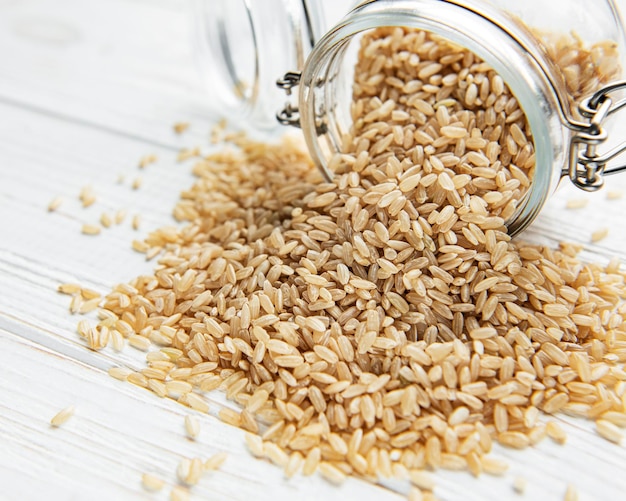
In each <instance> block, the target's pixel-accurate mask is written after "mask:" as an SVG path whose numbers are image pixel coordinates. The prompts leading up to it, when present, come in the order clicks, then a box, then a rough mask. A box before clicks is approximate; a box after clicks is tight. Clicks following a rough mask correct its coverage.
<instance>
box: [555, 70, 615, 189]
mask: <svg viewBox="0 0 626 501" xmlns="http://www.w3.org/2000/svg"><path fill="white" fill-rule="evenodd" d="M624 89H626V81H619V82H615V83H613V84H610V85H607V86H606V87H603V88H602V89H600V90H599V91H597V92H596V93H595V94H593V95H592V96H591V97H589V98H587V99H585V100H584V101H582V102H581V103H580V105H579V107H578V108H579V110H580V113H581V115H582V116H583V117H584V118H585V119H587V122H585V123H578V122H570V124H569V125H570V127H571V128H572V129H574V130H575V131H576V133H575V134H574V137H573V138H572V142H571V145H570V156H569V168H568V170H567V171H566V172H564V175H567V176H568V177H569V178H570V180H571V181H572V183H574V185H576V186H577V187H578V188H580V189H581V190H585V191H596V190H598V189H600V188H601V187H602V186H603V185H604V176H610V175H612V174H617V173H619V172H623V171H626V165H622V166H618V167H611V168H607V164H608V163H609V162H610V161H611V160H613V159H614V158H615V157H617V156H619V155H620V154H622V153H623V152H624V151H626V142H624V143H621V144H620V145H618V146H617V147H616V148H614V149H612V150H610V151H608V152H606V153H604V154H602V155H600V154H598V152H597V147H598V145H600V144H602V143H604V142H605V141H606V140H607V137H608V135H607V132H606V130H605V129H604V128H603V127H602V123H603V122H604V121H605V120H606V118H607V117H608V116H609V115H611V114H613V113H615V112H616V111H618V110H619V109H621V108H622V107H624V106H626V99H621V100H619V101H616V102H614V101H613V99H612V98H611V97H610V94H611V93H613V92H616V91H619V90H624Z"/></svg>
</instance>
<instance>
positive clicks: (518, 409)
mask: <svg viewBox="0 0 626 501" xmlns="http://www.w3.org/2000/svg"><path fill="white" fill-rule="evenodd" d="M579 57H580V58H581V60H582V59H584V57H583V55H579ZM589 57H591V56H589ZM352 113H353V118H354V128H353V130H352V131H351V135H350V136H349V137H347V138H346V141H345V145H344V154H342V155H341V156H338V157H337V158H335V160H334V163H335V165H334V167H335V168H336V171H337V172H338V174H337V176H336V179H335V182H333V183H322V182H321V181H320V176H319V174H318V173H317V171H316V170H315V169H314V167H313V166H312V165H311V162H310V160H309V158H308V157H307V155H306V154H305V153H303V152H302V151H301V149H300V148H299V147H298V146H297V145H295V144H293V143H290V142H289V141H288V140H285V141H283V143H281V144H280V145H277V146H270V145H264V144H258V143H253V142H250V141H245V140H240V141H237V147H236V148H232V149H230V150H226V151H223V152H221V153H218V154H214V155H212V156H210V157H208V158H206V159H204V160H203V161H201V162H199V163H198V164H197V165H196V166H195V167H194V173H195V174H196V175H197V176H198V180H197V182H196V183H195V184H194V186H193V187H192V188H191V189H189V190H188V191H186V192H184V193H183V194H182V199H181V201H180V202H179V203H178V205H177V206H176V208H175V211H174V214H175V216H176V217H177V219H179V220H181V221H187V222H188V224H187V225H186V226H184V227H183V228H182V229H177V228H163V229H161V230H159V231H156V232H154V233H152V234H151V235H150V236H149V237H148V238H147V239H146V242H145V244H146V246H145V248H146V249H152V250H153V253H154V249H157V250H158V249H162V250H163V254H162V255H161V257H160V258H159V260H158V266H157V267H156V269H155V271H154V273H153V274H151V275H147V276H139V277H137V278H135V279H134V280H132V281H131V282H130V283H128V284H121V285H118V286H116V287H115V289H114V290H113V291H112V292H111V293H110V294H108V295H107V297H106V299H105V300H104V303H103V304H102V307H103V308H102V310H101V311H100V318H101V320H100V322H99V324H98V325H97V326H96V327H89V326H87V325H86V324H84V323H83V324H81V328H80V329H79V331H80V333H81V335H83V336H84V337H86V338H87V339H88V340H89V343H90V345H91V346H92V347H101V346H103V345H106V342H104V343H103V342H101V341H102V340H103V339H106V340H109V339H113V340H117V341H116V343H117V346H118V347H119V346H120V344H121V343H120V340H121V341H123V339H122V338H128V339H129V340H130V341H131V344H132V345H133V346H135V347H137V348H140V349H145V350H148V354H147V357H146V358H147V367H146V368H145V369H143V370H141V371H139V372H131V373H128V372H127V371H124V370H119V369H116V370H115V375H116V377H121V378H125V379H128V380H129V381H131V382H133V383H134V384H137V385H139V386H143V387H146V388H149V389H150V390H152V391H153V392H155V393H156V394H157V395H159V396H162V397H170V398H175V399H178V400H179V401H180V402H182V403H183V404H186V405H188V406H190V407H192V408H194V409H198V410H201V411H205V412H206V411H207V409H208V405H207V404H206V401H205V400H204V399H203V396H202V394H203V393H204V392H207V391H210V390H213V389H216V388H222V389H224V390H225V391H226V394H227V396H228V397H229V398H230V399H233V400H235V401H236V402H238V403H239V404H240V405H241V412H233V411H230V410H227V409H224V410H222V411H221V412H220V416H221V417H222V419H224V420H225V421H227V422H230V423H232V424H235V425H237V426H240V427H242V428H244V429H246V430H249V431H250V432H251V434H250V435H249V437H248V443H249V446H250V448H251V450H252V451H253V453H255V454H256V455H259V456H264V457H268V458H269V459H270V460H271V461H273V462H275V463H277V464H279V465H281V466H282V467H284V468H285V469H286V473H287V475H289V476H290V475H293V474H294V473H296V472H298V471H301V472H303V473H304V474H307V475H308V474H312V473H313V472H314V471H316V470H317V471H319V472H320V473H321V474H322V475H323V476H324V477H326V478H327V479H329V480H330V481H332V482H341V481H342V480H343V479H344V478H345V476H346V475H359V476H361V477H365V478H368V479H372V480H375V479H377V478H379V477H391V476H396V477H403V478H408V479H410V480H411V481H412V482H413V484H414V485H415V486H416V487H417V488H419V489H425V490H427V491H428V490H431V489H432V482H431V481H430V480H429V479H428V478H427V477H425V476H424V473H423V470H424V469H426V468H433V469H434V468H448V469H454V470H465V469H468V470H469V471H471V472H472V473H473V474H474V475H479V474H480V473H481V472H487V473H492V474H499V473H502V472H503V471H504V469H505V467H506V466H505V465H503V464H502V463H501V462H500V461H497V460H494V459H493V458H491V457H490V456H489V455H488V453H489V452H490V450H491V447H492V442H493V441H494V440H497V441H499V442H500V443H501V444H504V445H506V446H510V447H514V448H523V447H527V446H529V445H532V444H535V443H536V442H538V441H539V440H541V439H542V438H543V437H544V436H546V435H547V434H548V431H547V430H546V426H545V425H543V424H541V423H540V416H541V413H542V412H543V413H547V414H554V413H557V412H563V413H566V414H568V415H572V416H581V417H584V418H588V419H594V420H596V421H597V422H598V430H599V433H601V434H602V435H603V436H605V437H607V438H609V439H611V440H619V439H620V438H621V432H620V431H619V429H618V428H617V426H624V425H626V418H625V416H624V411H625V409H626V371H624V368H623V363H624V361H625V360H626V324H625V323H624V315H625V314H626V306H624V302H623V300H624V297H626V288H625V286H624V274H623V273H622V272H620V270H619V263H618V262H617V261H613V262H611V263H610V264H609V265H608V266H606V267H602V266H600V265H594V264H585V263H582V262H581V261H580V260H579V259H578V258H577V257H576V255H577V252H578V251H579V248H578V247H576V246H574V245H567V244H563V245H561V246H560V248H559V249H550V248H547V247H540V246H536V245H527V244H524V243H520V242H517V241H511V239H510V237H509V236H508V235H507V232H506V227H505V226H504V222H505V219H506V218H507V217H508V216H509V215H511V214H512V213H513V211H514V210H515V206H516V203H517V201H518V200H519V199H520V198H521V197H522V196H523V194H524V192H525V190H526V189H527V187H528V185H529V182H530V181H529V179H531V178H532V175H533V169H534V153H533V145H532V140H531V138H530V131H529V128H528V126H527V123H526V120H525V117H524V114H523V113H522V111H521V109H520V108H519V106H518V104H517V102H516V100H515V98H514V97H513V96H512V95H511V93H510V91H509V90H508V88H507V87H506V86H505V85H504V83H503V82H502V80H501V79H500V78H499V77H498V75H496V74H494V72H493V71H492V70H491V69H490V68H489V67H488V66H487V65H486V64H485V63H483V62H481V61H480V60H478V59H477V58H476V57H475V56H474V55H472V54H471V53H468V52H467V51H465V50H463V49H460V48H457V47H454V46H451V45H450V44H448V43H446V42H443V41H441V40H438V39H437V38H435V37H433V36H430V35H428V34H427V33H424V32H413V31H411V32H407V31H403V30H402V29H393V30H391V29H385V30H378V31H377V32H375V33H373V34H369V35H367V36H366V37H365V38H364V40H363V44H362V48H361V52H360V59H359V63H358V66H357V70H356V81H355V88H354V103H353V107H352ZM549 433H550V435H551V436H554V437H555V440H559V441H564V438H563V437H562V434H561V432H559V429H558V428H557V427H555V426H553V425H551V427H550V430H549ZM414 495H415V496H417V494H414Z"/></svg>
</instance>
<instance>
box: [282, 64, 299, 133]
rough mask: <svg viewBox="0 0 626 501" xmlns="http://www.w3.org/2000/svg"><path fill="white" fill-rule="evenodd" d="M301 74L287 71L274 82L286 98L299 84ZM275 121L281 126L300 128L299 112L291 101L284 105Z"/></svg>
mask: <svg viewBox="0 0 626 501" xmlns="http://www.w3.org/2000/svg"><path fill="white" fill-rule="evenodd" d="M301 76H302V73H300V72H299V71H288V72H287V73H285V74H284V75H283V77H282V78H279V79H278V80H277V81H276V85H277V86H278V87H279V88H280V89H283V90H284V91H285V93H286V94H287V96H291V92H292V90H293V88H294V87H297V86H298V84H299V83H300V78H301ZM276 119H277V120H278V121H279V122H280V123H281V124H283V125H291V126H293V127H300V110H299V109H298V106H297V105H296V104H293V103H292V102H291V101H287V102H286V103H285V107H284V108H283V109H282V110H280V111H279V112H278V113H277V114H276Z"/></svg>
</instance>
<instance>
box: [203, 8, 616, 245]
mask: <svg viewBox="0 0 626 501" xmlns="http://www.w3.org/2000/svg"><path fill="white" fill-rule="evenodd" d="M345 3H346V2H344V4H345ZM348 3H349V2H348ZM194 5H195V9H194V18H195V20H196V22H197V30H196V35H197V36H196V38H197V41H198V47H199V54H200V56H201V65H202V66H203V67H204V68H205V69H206V71H205V73H206V74H207V75H208V78H207V82H209V83H210V86H211V91H212V95H213V99H214V100H215V102H216V103H220V105H221V106H222V110H221V111H222V114H224V115H225V116H227V117H229V118H234V119H235V120H246V121H248V122H249V123H252V124H257V125H258V126H259V127H268V126H272V125H273V124H274V123H276V120H278V122H279V123H281V124H284V125H294V126H297V127H300V128H301V129H302V133H303V135H304V139H305V141H306V144H307V146H308V149H309V152H310V154H311V157H312V159H313V161H314V162H315V163H316V164H317V166H318V167H319V168H320V170H321V171H322V173H323V174H324V177H325V178H326V179H327V180H331V179H333V177H334V176H335V175H336V174H337V173H338V172H343V171H345V169H346V165H347V166H348V167H349V168H350V169H356V170H357V171H359V170H363V169H366V168H368V166H369V167H371V168H376V169H380V170H381V172H383V171H384V173H385V175H396V176H404V177H402V178H401V177H398V181H399V185H400V188H402V182H404V187H406V188H407V189H409V188H410V189H413V190H417V191H415V192H414V196H415V197H416V199H417V200H418V202H419V199H420V191H419V190H420V189H426V188H427V187H428V186H429V183H433V182H439V183H440V184H441V183H443V184H444V185H445V184H446V183H448V181H447V177H444V178H443V181H442V180H441V177H440V176H438V174H439V173H440V172H442V171H445V170H446V169H447V168H448V167H450V166H454V168H455V173H456V175H455V176H453V177H452V178H451V179H450V181H451V184H450V191H454V190H453V189H452V188H459V186H462V187H463V190H462V192H463V193H468V196H470V195H471V194H473V193H481V194H483V198H484V199H485V200H486V202H485V203H486V204H488V205H489V207H490V208H491V209H497V210H495V213H496V214H498V215H499V216H501V217H502V218H503V219H504V221H505V223H506V226H507V229H508V233H509V234H510V235H515V234H518V233H519V232H520V231H522V230H523V229H525V228H526V227H527V226H528V225H529V224H530V223H531V222H532V221H533V220H534V219H535V217H536V216H537V214H538V213H539V212H540V211H541V209H542V207H543V206H544V204H545V202H546V201H547V199H548V197H549V196H550V194H551V193H552V192H553V191H554V190H555V189H556V187H557V185H558V183H559V181H560V179H561V178H563V177H568V178H569V179H570V180H571V181H572V182H573V183H574V184H575V185H576V186H577V187H579V188H580V189H583V190H587V191H593V190H597V189H599V188H600V187H601V186H602V185H603V182H604V176H606V175H609V174H614V173H617V172H621V171H622V170H626V166H620V165H617V166H613V165H612V163H613V162H612V161H613V160H614V159H616V157H618V156H619V155H620V154H621V153H622V152H624V151H625V150H626V144H623V143H621V142H619V141H618V140H617V138H615V137H614V136H615V135H616V134H611V122H612V120H610V119H611V117H612V116H613V114H614V112H615V111H617V110H618V109H620V108H621V107H622V106H623V105H624V104H626V100H625V99H624V90H625V89H626V82H624V81H622V80H620V77H621V73H622V66H623V64H622V63H623V55H624V32H623V27H622V23H621V20H620V17H619V15H618V12H617V9H616V7H615V5H614V3H613V1H612V0H598V1H596V2H593V9H592V10H590V9H591V4H590V2H586V1H584V0H554V1H550V2H546V1H545V0H526V1H524V2H519V1H515V0H369V1H363V2H360V3H358V4H357V5H356V6H354V7H353V8H352V9H351V10H349V7H348V6H347V5H341V2H333V9H332V10H331V9H329V3H328V2H326V1H323V0H309V1H307V0H260V1H256V0H255V1H254V2H252V1H246V0H236V1H232V0H231V1H225V0H224V1H210V0H195V1H194ZM342 11H343V12H347V13H346V15H345V16H344V17H343V19H341V20H339V21H338V22H337V19H335V18H336V17H338V16H337V14H338V13H341V12H342ZM276 84H278V87H276ZM282 91H286V93H287V95H288V98H287V99H288V100H287V103H286V104H285V102H284V101H285V97H284V96H285V95H284V94H282V95H281V92H282ZM277 110H278V111H277ZM359 155H360V156H359ZM391 157H393V158H394V159H395V160H393V162H396V161H397V162H399V163H400V164H401V165H402V168H400V167H398V165H395V164H394V165H391V166H389V165H388V164H389V162H390V158H391ZM419 162H421V163H422V169H421V170H420V173H419V176H417V175H415V173H414V172H412V171H411V165H410V164H411V163H419ZM609 164H611V165H609ZM424 167H425V168H424ZM407 172H408V176H407ZM385 175H381V176H379V177H380V179H381V183H384V178H385ZM411 176H413V177H412V178H411V180H410V181H407V180H406V177H411ZM433 176H434V177H433ZM375 177H376V176H375ZM445 188H446V187H445V186H443V191H444V192H445ZM455 193H456V191H455ZM488 193H490V194H489V195H487V196H486V197H485V196H484V195H485V194H488ZM455 197H456V195H455ZM457 198H458V197H457ZM448 199H449V200H450V203H451V204H452V205H458V204H463V203H467V200H463V199H459V200H456V199H454V197H448ZM492 212H493V211H492Z"/></svg>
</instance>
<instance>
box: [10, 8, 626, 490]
mask: <svg viewBox="0 0 626 501" xmlns="http://www.w3.org/2000/svg"><path fill="white" fill-rule="evenodd" d="M618 3H620V4H623V5H624V8H623V10H624V11H625V12H626V0H620V1H619V2H618ZM184 7H185V2H184V1H183V0H107V1H105V0H55V1H53V0H48V1H47V0H0V499H2V500H7V501H8V500H30V499H33V500H35V499H48V500H62V499H75V500H99V499H107V500H126V499H167V497H168V495H169V494H168V493H169V488H166V489H164V490H163V491H161V492H160V493H157V494H148V493H146V492H145V491H144V490H143V489H142V487H141V483H140V477H141V474H142V473H143V472H146V471H149V472H153V473H156V474H157V475H159V476H162V477H163V478H164V479H165V480H167V482H168V485H169V487H171V485H173V484H174V482H175V469H176V465H177V464H178V462H179V461H180V459H181V458H183V457H207V456H209V455H211V454H213V453H215V452H218V451H228V452H229V458H228V460H227V461H226V463H225V464H224V466H223V467H222V468H221V469H220V470H219V471H217V472H214V473H213V474H211V475H208V476H206V477H204V478H203V480H202V481H201V482H200V484H199V485H198V486H196V487H195V488H194V489H193V490H192V494H193V498H194V499H211V500H213V499H216V500H221V499H236V500H248V499H257V500H268V501H269V500H272V501H275V500H291V499H310V500H314V499H327V500H345V499H362V500H366V499H372V500H377V501H384V500H399V499H402V498H403V496H404V495H406V492H407V485H406V484H403V483H400V482H395V483H393V482H387V483H385V484H384V485H372V484H368V483H366V482H363V481H359V480H354V479H351V480H349V481H347V482H346V483H345V484H344V485H343V486H341V487H339V488H337V487H334V486H331V485H329V484H328V483H326V482H325V481H323V480H322V479H321V478H319V477H313V478H304V477H301V476H297V477H295V478H292V479H291V480H286V479H285V478H284V476H283V473H282V471H281V470H280V469H278V468H276V467H274V466H272V465H270V464H268V463H266V462H262V461H258V460H256V459H254V458H252V457H251V456H250V455H249V454H248V453H247V451H246V449H245V447H244V445H243V434H242V432H241V431H240V430H238V429H234V428H232V427H229V426H227V425H225V424H223V423H222V422H220V421H219V420H218V419H217V418H216V417H215V415H216V414H217V412H218V410H219V409H220V406H222V405H232V404H228V403H226V404H225V402H224V399H223V398H222V397H221V395H219V394H217V393H216V394H214V395H213V396H212V400H211V415H210V416H206V415H202V416H199V417H200V419H201V421H202V431H201V434H200V437H199V439H198V440H197V441H196V442H192V441H190V440H188V439H186V438H185V436H184V430H183V417H184V416H185V415H186V414H188V413H189V412H190V411H189V410H188V409H187V408H185V407H183V406H181V405H179V404H177V403H175V402H173V401H169V400H165V399H159V398H158V397H156V396H155V395H153V394H151V393H149V392H147V391H145V390H142V389H140V388H138V387H135V386H132V385H130V384H125V383H121V382H119V381H116V380H113V379H112V378H110V377H109V376H108V375H107V374H106V370H107V369H108V368H109V367H111V366H112V365H123V364H126V365H128V366H130V367H140V361H141V359H142V356H141V355H140V354H137V355H135V354H134V353H132V351H133V350H126V351H125V352H123V353H121V354H118V353H115V352H113V351H112V350H108V349H107V350H104V351H102V352H99V353H95V352H91V351H89V350H87V349H86V348H85V347H84V346H83V344H82V343H81V342H80V340H79V339H78V337H77V335H76V333H75V325H76V322H77V321H78V318H77V317H76V316H72V315H70V314H69V312H68V303H69V300H68V297H67V296H63V295H60V294H58V293H57V292H56V288H57V286H58V284H59V283H62V282H78V283H80V284H82V285H84V286H87V287H91V288H93V289H96V290H98V291H100V292H102V293H105V292H106V291H107V290H108V289H109V288H110V287H111V286H112V285H114V284H115V283H117V282H120V281H126V280H128V279H130V278H132V277H133V276H135V275H136V274H138V273H139V272H140V271H147V270H149V269H151V267H152V264H151V263H146V262H145V260H144V257H143V256H142V255H140V254H137V253H134V252H132V251H131V250H130V243H131V241H132V239H133V238H138V237H140V236H141V235H144V234H145V232H146V231H148V230H149V229H152V228H156V227H158V226H162V225H166V224H173V221H172V218H171V216H170V211H171V208H172V207H173V205H174V202H175V200H176V199H177V197H178V194H179V192H180V191H181V190H182V189H184V188H186V187H188V186H190V184H191V183H192V176H191V174H190V164H189V163H183V164H178V163H176V162H175V158H176V155H177V152H178V150H179V149H180V148H181V147H183V146H192V145H196V144H207V137H208V133H209V130H210V129H211V127H212V125H213V124H214V122H215V117H211V115H210V113H209V107H208V106H207V104H206V102H207V99H208V97H207V96H206V95H204V94H203V93H202V87H201V84H200V80H199V77H198V76H197V74H196V69H195V66H194V62H193V58H192V47H191V44H190V42H189V38H188V32H189V25H188V20H187V18H186V13H185V11H184ZM177 121H189V122H191V123H192V127H191V129H190V130H189V131H188V132H187V133H186V134H184V135H183V136H177V135H176V134H174V132H173V131H172V124H173V123H174V122H177ZM146 154H156V155H158V158H159V160H158V162H157V163H155V164H152V165H150V166H149V167H147V168H146V169H145V170H144V171H140V170H139V169H138V168H137V163H138V160H139V159H140V158H141V157H142V156H144V155H146ZM119 174H123V175H124V177H125V180H124V182H123V183H121V184H119V183H118V182H117V180H118V176H119ZM137 176H141V177H142V178H143V185H142V187H141V188H140V189H138V190H133V189H132V188H131V183H132V180H133V179H134V178H135V177H137ZM88 184H90V185H91V186H92V187H93V188H94V190H95V192H96V195H97V197H98V200H97V202H96V203H95V204H94V205H93V206H91V207H89V208H87V209H83V208H82V207H81V206H80V203H79V201H78V193H79V191H80V189H81V188H82V187H83V186H85V185H88ZM611 189H626V176H623V177H622V178H621V179H620V178H617V179H612V180H611ZM59 195H60V196H62V197H63V198H64V203H63V205H62V206H61V207H60V208H59V209H58V211H56V212H54V213H47V210H46V208H47V204H48V202H49V201H50V200H51V199H52V198H54V197H56V196H59ZM572 197H576V198H580V197H586V198H588V200H589V204H588V206H587V207H586V208H584V209H579V210H576V211H572V210H565V202H566V200H568V199H570V198H572ZM120 208H125V209H127V210H128V213H129V217H128V218H127V220H126V222H125V223H124V224H123V225H120V226H116V227H114V228H112V229H108V230H104V231H103V234H101V235H99V236H95V237H87V236H85V235H81V233H80V228H81V225H82V223H86V222H96V221H97V220H98V218H99V216H100V214H101V213H102V211H110V212H113V211H116V210H118V209H120ZM625 210H626V198H624V199H622V200H607V197H606V191H605V192H602V193H598V194H593V195H584V194H582V193H575V192H574V190H573V189H572V188H570V187H569V186H564V187H563V188H562V189H561V190H560V191H559V192H558V193H557V195H556V196H555V197H554V198H553V199H552V200H551V202H550V204H549V207H548V209H547V210H546V211H545V212H544V214H543V215H542V216H541V218H540V220H539V221H538V222H537V223H536V224H535V225H534V227H533V229H532V230H531V231H530V232H529V233H528V234H527V235H526V237H527V238H529V239H532V240H535V241H544V242H548V243H551V244H554V243H555V242H558V241H559V240H569V241H576V242H581V243H583V244H585V251H584V256H585V258H586V259H593V260H600V261H607V260H608V259H609V258H610V257H611V256H614V255H618V256H620V257H621V258H622V259H626V234H625V231H624V230H625V229H626V226H625V225H624V222H623V219H622V218H623V217H624V214H625ZM135 213H138V214H141V215H142V218H143V222H142V226H141V228H140V230H139V231H138V232H137V231H133V230H132V229H131V227H130V222H129V220H130V217H131V216H132V215H133V214H135ZM604 226H608V227H610V235H609V237H608V238H606V239H605V240H603V241H601V242H600V243H598V244H595V245H592V244H590V243H589V242H590V235H591V232H592V231H594V230H597V229H599V228H601V227H604ZM70 404H75V405H76V414H75V416H74V417H73V418H72V419H71V420H70V421H69V422H68V423H67V424H66V425H65V426H63V427H62V428H59V429H52V428H51V427H50V425H49V420H50V418H51V417H52V416H53V415H54V414H55V413H56V412H57V411H58V410H60V409H61V408H63V407H65V406H67V405H70ZM561 421H562V422H563V426H564V427H565V429H566V430H567V433H568V435H569V438H568V443H567V445H566V446H564V447H562V446H558V445H555V444H554V443H552V442H550V441H549V440H546V441H544V442H543V443H541V444H539V445H538V446H537V447H534V448H531V449H529V450H526V451H522V452H519V451H510V450H506V449H503V448H498V447H496V450H495V453H496V454H498V455H500V456H502V457H505V458H507V460H508V461H509V462H510V465H511V466H510V470H509V472H508V473H507V474H506V475H505V476H503V477H500V478H494V477H489V476H484V477H482V478H480V479H479V480H476V479H474V478H472V477H471V476H470V475H469V474H466V473H451V472H437V473H436V474H435V477H436V480H437V485H438V486H437V488H436V491H435V492H436V494H437V495H438V496H439V497H440V499H443V500H491V499H493V500H496V499H497V500H503V499H518V498H519V499H533V500H535V499H536V500H540V499H541V500H560V499H562V498H563V495H564V493H565V489H566V485H567V484H569V483H572V484H574V485H575V486H576V487H577V488H578V490H579V492H580V499H581V500H588V501H591V500H596V501H597V500H609V499H611V500H617V499H626V475H625V473H624V470H625V469H626V448H625V447H624V446H616V445H612V444H609V443H607V442H605V441H604V440H602V439H600V438H599V437H598V436H597V435H596V434H595V432H594V431H593V429H592V425H591V424H590V423H587V422H583V421H580V420H574V419H567V418H563V419H561ZM517 476H522V477H524V478H526V479H527V480H528V487H527V491H526V494H525V495H524V497H523V498H522V497H520V496H519V495H518V494H515V493H514V491H513V489H512V483H513V479H514V478H516V477H517Z"/></svg>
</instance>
